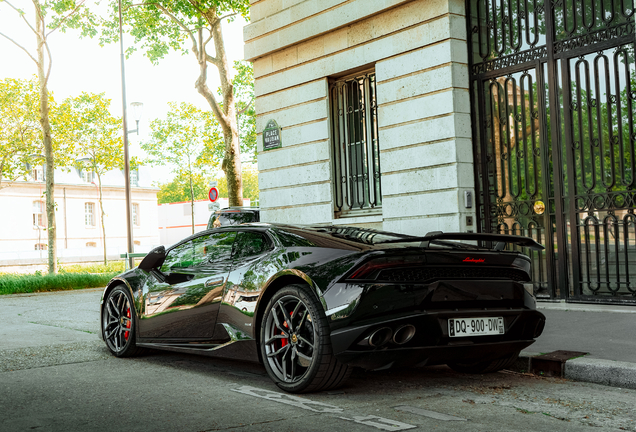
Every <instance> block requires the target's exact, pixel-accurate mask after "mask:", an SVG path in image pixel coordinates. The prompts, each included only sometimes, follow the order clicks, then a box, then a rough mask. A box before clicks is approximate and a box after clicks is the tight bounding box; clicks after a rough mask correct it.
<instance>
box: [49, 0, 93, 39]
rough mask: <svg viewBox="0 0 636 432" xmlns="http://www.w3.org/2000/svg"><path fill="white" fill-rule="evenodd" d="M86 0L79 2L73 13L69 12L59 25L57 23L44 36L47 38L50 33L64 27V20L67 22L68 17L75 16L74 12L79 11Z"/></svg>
mask: <svg viewBox="0 0 636 432" xmlns="http://www.w3.org/2000/svg"><path fill="white" fill-rule="evenodd" d="M85 1H86V0H82V1H81V2H79V4H78V5H77V6H76V7H75V9H73V10H72V11H71V13H69V14H68V15H66V16H65V17H64V18H62V21H60V22H59V23H58V25H57V26H55V27H54V28H53V29H51V31H50V32H48V33H47V34H46V35H45V36H44V37H45V38H47V37H49V35H50V34H51V33H53V32H54V31H55V30H57V29H59V28H60V27H62V24H64V22H65V21H66V20H67V19H69V18H70V17H71V16H73V14H74V13H75V12H77V11H78V10H79V8H80V7H81V6H82V5H83V4H84V2H85Z"/></svg>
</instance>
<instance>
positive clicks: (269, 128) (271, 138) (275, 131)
mask: <svg viewBox="0 0 636 432" xmlns="http://www.w3.org/2000/svg"><path fill="white" fill-rule="evenodd" d="M282 146H283V140H282V138H281V131H280V126H278V123H276V120H273V119H272V120H270V121H268V122H267V125H265V129H263V150H273V149H277V148H281V147H282Z"/></svg>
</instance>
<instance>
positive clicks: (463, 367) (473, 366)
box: [448, 351, 519, 374]
mask: <svg viewBox="0 0 636 432" xmlns="http://www.w3.org/2000/svg"><path fill="white" fill-rule="evenodd" d="M518 357H519V351H517V352H514V353H512V354H510V355H508V356H506V357H502V358H499V359H495V360H488V361H485V362H478V363H460V362H454V363H448V366H449V367H450V368H451V369H453V370H454V371H456V372H461V373H468V374H484V373H491V372H497V371H500V370H502V369H505V368H507V367H510V366H511V365H512V364H513V363H514V362H516V361H517V358H518Z"/></svg>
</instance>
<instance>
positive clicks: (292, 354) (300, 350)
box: [264, 295, 318, 384]
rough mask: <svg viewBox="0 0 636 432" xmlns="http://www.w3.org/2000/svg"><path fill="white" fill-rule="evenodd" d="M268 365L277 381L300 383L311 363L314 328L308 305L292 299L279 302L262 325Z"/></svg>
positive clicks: (312, 359)
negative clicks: (263, 326)
mask: <svg viewBox="0 0 636 432" xmlns="http://www.w3.org/2000/svg"><path fill="white" fill-rule="evenodd" d="M264 333H265V335H266V340H265V341H264V347H265V354H266V357H267V362H268V364H269V366H270V368H271V369H272V371H273V373H274V374H275V375H276V377H277V378H278V379H280V380H281V381H283V382H285V383H290V384H291V383H295V382H298V381H300V380H301V379H302V378H303V376H304V375H305V374H306V373H307V371H308V370H309V367H310V366H311V364H312V362H313V361H314V352H315V344H316V341H317V340H318V338H317V332H316V328H315V326H314V323H313V321H312V318H311V314H310V311H309V308H308V307H307V305H306V304H305V303H304V302H303V301H302V300H301V299H299V298H298V297H296V296H294V295H286V296H284V297H282V298H280V299H278V300H277V301H276V302H275V303H274V304H273V305H272V307H271V309H270V310H269V312H268V315H267V319H266V321H265V332H264Z"/></svg>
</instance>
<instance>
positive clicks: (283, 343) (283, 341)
mask: <svg viewBox="0 0 636 432" xmlns="http://www.w3.org/2000/svg"><path fill="white" fill-rule="evenodd" d="M292 314H293V312H290V313H289V316H290V317H291V316H292ZM283 325H284V326H285V327H289V326H288V325H287V321H285V322H284V323H283ZM280 334H281V335H285V333H283V332H280ZM288 343H289V342H288V341H287V339H281V340H280V347H281V348H282V347H284V346H286V345H287V344H288Z"/></svg>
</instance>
